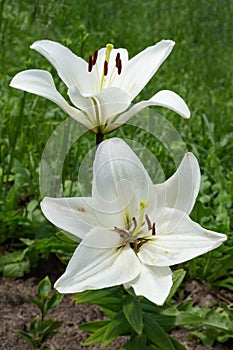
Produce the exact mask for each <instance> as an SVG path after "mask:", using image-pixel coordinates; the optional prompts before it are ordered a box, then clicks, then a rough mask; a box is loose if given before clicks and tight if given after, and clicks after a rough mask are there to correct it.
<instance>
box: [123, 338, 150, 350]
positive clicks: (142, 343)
mask: <svg viewBox="0 0 233 350" xmlns="http://www.w3.org/2000/svg"><path fill="white" fill-rule="evenodd" d="M146 341H147V338H146V335H145V334H142V335H140V334H138V335H136V336H135V337H133V338H131V339H130V340H129V342H128V343H127V344H126V349H127V350H136V349H140V350H148V347H147V345H146Z"/></svg>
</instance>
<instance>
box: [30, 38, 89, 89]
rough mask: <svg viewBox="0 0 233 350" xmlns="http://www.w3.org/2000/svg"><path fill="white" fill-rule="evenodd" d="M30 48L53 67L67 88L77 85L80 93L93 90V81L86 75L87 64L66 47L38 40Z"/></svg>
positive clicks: (49, 41)
mask: <svg viewBox="0 0 233 350" xmlns="http://www.w3.org/2000/svg"><path fill="white" fill-rule="evenodd" d="M30 47H31V49H33V50H35V51H37V52H39V53H40V54H41V55H43V56H44V57H45V58H46V59H47V60H48V61H49V62H50V63H51V64H52V65H53V66H54V68H55V69H56V70H57V73H58V75H59V77H60V78H61V79H62V80H63V81H64V83H65V84H66V86H67V87H71V86H74V85H77V86H78V87H79V90H80V91H82V93H88V92H91V91H92V90H93V81H92V78H91V75H90V74H89V73H88V64H87V62H86V61H85V60H83V59H82V58H81V57H78V56H76V55H75V54H74V53H73V52H72V51H71V50H69V49H68V48H67V47H65V46H63V45H61V44H59V43H57V42H55V41H51V40H39V41H36V42H34V43H33V44H32V45H31V46H30Z"/></svg>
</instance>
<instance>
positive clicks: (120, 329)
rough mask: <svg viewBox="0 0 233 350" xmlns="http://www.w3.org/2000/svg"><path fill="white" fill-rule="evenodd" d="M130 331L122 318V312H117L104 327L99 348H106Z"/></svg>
mask: <svg viewBox="0 0 233 350" xmlns="http://www.w3.org/2000/svg"><path fill="white" fill-rule="evenodd" d="M129 331H130V326H129V324H128V322H127V320H126V319H125V317H124V314H123V312H122V311H120V312H118V314H117V315H116V316H115V318H114V319H113V320H112V321H111V322H109V324H108V325H107V326H106V331H105V333H104V336H103V339H102V342H101V346H107V345H108V344H110V343H111V342H112V341H113V340H115V339H116V338H117V337H118V336H119V335H122V334H127V333H128V332H129Z"/></svg>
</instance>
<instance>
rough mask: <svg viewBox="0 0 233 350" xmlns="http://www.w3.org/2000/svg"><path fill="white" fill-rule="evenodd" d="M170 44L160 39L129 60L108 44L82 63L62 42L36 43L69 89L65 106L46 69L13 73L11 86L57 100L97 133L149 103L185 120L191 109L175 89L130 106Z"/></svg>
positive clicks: (169, 41)
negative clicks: (165, 108) (171, 111)
mask: <svg viewBox="0 0 233 350" xmlns="http://www.w3.org/2000/svg"><path fill="white" fill-rule="evenodd" d="M174 44H175V43H174V42H173V41H171V40H162V41H160V42H159V43H157V44H156V45H154V46H150V47H148V48H146V49H145V50H144V51H142V52H140V53H139V54H137V55H136V56H135V57H133V58H131V59H130V60H129V59H128V52H127V50H126V49H114V48H113V46H112V45H111V44H108V45H107V46H106V48H102V49H100V50H99V51H95V53H94V55H93V56H90V57H89V60H88V62H86V61H85V60H84V59H82V58H81V57H78V56H76V55H75V54H74V53H72V52H71V51H70V50H69V49H68V48H66V47H64V46H63V45H61V44H59V43H57V42H54V41H50V40H41V41H36V42H35V43H33V44H32V45H31V48H32V49H34V50H36V51H38V52H39V53H40V54H42V55H43V56H44V57H45V58H47V59H48V60H49V62H50V63H51V64H52V65H53V66H54V67H55V69H56V70H57V73H58V75H59V77H60V78H61V79H62V81H63V82H64V83H65V85H66V86H67V88H68V96H69V98H70V100H71V102H72V104H73V106H71V105H69V104H68V103H67V101H66V100H65V99H64V97H63V96H62V95H61V94H60V93H59V92H58V90H57V89H56V87H55V84H54V81H53V78H52V75H51V74H50V73H49V72H48V71H45V70H37V69H32V70H26V71H23V72H20V73H18V74H16V76H15V77H14V78H13V79H12V81H11V83H10V86H11V87H14V88H17V89H21V90H25V91H27V92H31V93H33V94H36V95H39V96H43V97H45V98H47V99H49V100H51V101H53V102H55V103H56V104H57V105H58V106H59V107H60V108H62V109H63V110H64V111H65V112H66V113H67V114H69V115H70V116H71V117H72V118H74V119H76V120H77V121H78V122H80V123H81V124H82V125H84V126H85V127H86V128H88V129H89V130H91V131H93V132H94V133H97V134H106V133H109V132H111V131H112V130H114V129H116V128H118V127H119V126H120V125H122V124H124V123H125V122H126V121H127V120H129V118H131V117H132V116H133V115H135V114H136V113H137V112H139V111H141V110H142V109H143V108H145V107H147V106H162V107H167V108H169V109H171V110H173V111H175V112H176V113H178V114H180V115H181V116H182V117H184V118H189V117H190V111H189V109H188V107H187V105H186V103H185V102H184V100H183V99H182V98H181V97H180V96H178V95H177V94H176V93H174V92H172V91H169V90H162V91H159V92H158V93H156V94H155V95H154V96H153V97H151V98H150V99H149V100H148V101H142V102H139V103H137V104H135V105H134V106H133V107H131V106H130V104H131V101H132V100H134V98H135V97H136V96H137V95H138V94H139V93H140V91H141V90H142V89H143V88H144V86H145V85H146V84H147V83H148V81H149V80H150V79H151V78H152V76H153V75H154V74H155V73H156V71H157V70H158V69H159V67H160V65H161V64H162V63H163V61H164V60H165V59H166V58H167V56H168V55H169V54H170V52H171V50H172V48H173V46H174Z"/></svg>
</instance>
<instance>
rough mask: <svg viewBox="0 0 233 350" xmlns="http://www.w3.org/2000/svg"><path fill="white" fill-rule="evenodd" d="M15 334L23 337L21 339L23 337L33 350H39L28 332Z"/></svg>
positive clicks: (17, 331)
mask: <svg viewBox="0 0 233 350" xmlns="http://www.w3.org/2000/svg"><path fill="white" fill-rule="evenodd" d="M15 333H17V334H19V335H21V337H23V338H24V339H25V340H26V341H27V342H28V344H29V345H30V346H31V347H32V348H33V349H36V348H37V345H36V344H35V342H34V340H33V337H32V336H31V335H29V334H28V333H27V332H24V331H21V330H16V331H15Z"/></svg>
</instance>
